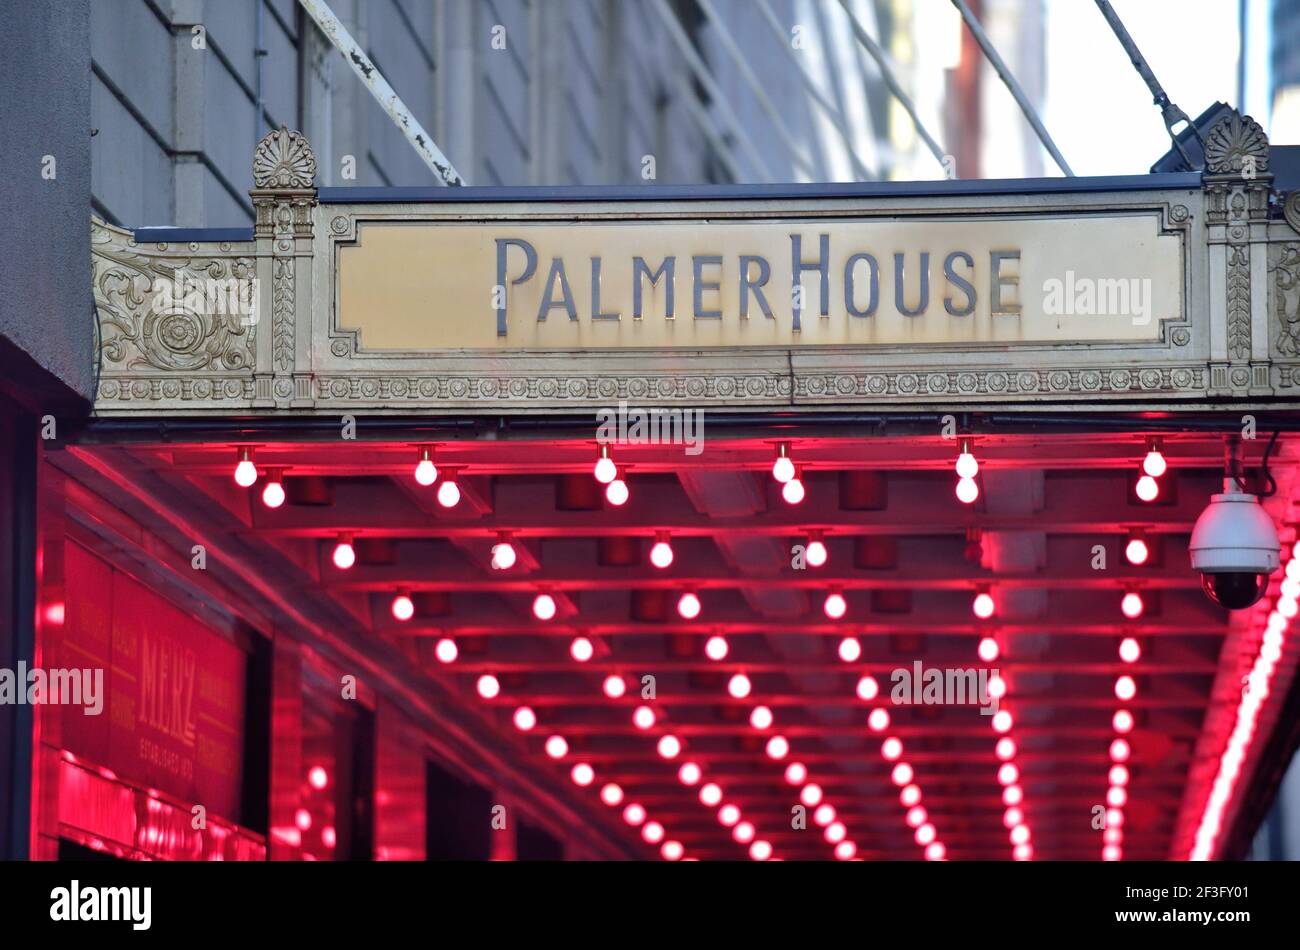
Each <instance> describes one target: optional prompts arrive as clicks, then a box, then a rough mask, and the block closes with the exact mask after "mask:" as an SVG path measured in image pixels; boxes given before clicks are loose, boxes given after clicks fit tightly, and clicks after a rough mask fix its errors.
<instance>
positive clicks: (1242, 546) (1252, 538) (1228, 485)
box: [1188, 478, 1281, 610]
mask: <svg viewBox="0 0 1300 950" xmlns="http://www.w3.org/2000/svg"><path fill="white" fill-rule="evenodd" d="M1188 550H1189V551H1190V552H1191V555H1192V570H1194V571H1199V572H1200V574H1201V587H1202V589H1203V590H1204V591H1205V594H1206V596H1208V597H1209V598H1210V599H1211V600H1212V601H1214V602H1215V603H1216V604H1219V605H1220V606H1222V607H1226V608H1227V609H1229V610H1242V609H1244V608H1246V607H1249V606H1250V605H1251V604H1253V603H1255V601H1257V600H1259V599H1260V598H1261V597H1263V596H1264V591H1266V590H1267V589H1268V578H1269V575H1270V574H1272V573H1273V572H1274V571H1276V570H1277V568H1278V565H1279V564H1280V563H1281V561H1280V546H1279V544H1278V540H1277V529H1276V528H1274V527H1273V519H1272V518H1270V517H1269V516H1268V513H1267V512H1265V511H1264V508H1263V506H1261V505H1260V503H1259V499H1258V498H1256V497H1255V496H1254V495H1251V494H1249V493H1247V492H1243V491H1242V490H1241V489H1240V488H1238V487H1237V481H1236V479H1235V478H1226V479H1224V483H1223V494H1221V495H1213V496H1211V498H1210V503H1209V505H1207V506H1206V508H1205V510H1204V511H1202V512H1201V516H1200V517H1199V518H1197V519H1196V527H1194V528H1193V529H1192V539H1191V542H1190V543H1189V544H1188Z"/></svg>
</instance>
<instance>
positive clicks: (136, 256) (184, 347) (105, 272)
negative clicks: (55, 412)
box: [91, 221, 257, 380]
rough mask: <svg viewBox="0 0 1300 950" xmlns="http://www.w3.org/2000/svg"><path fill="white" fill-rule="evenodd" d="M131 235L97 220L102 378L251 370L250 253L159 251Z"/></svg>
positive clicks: (94, 242) (94, 244)
mask: <svg viewBox="0 0 1300 950" xmlns="http://www.w3.org/2000/svg"><path fill="white" fill-rule="evenodd" d="M134 243H135V242H134V241H132V240H131V235H130V233H129V232H127V231H123V230H121V229H119V228H114V227H111V226H109V225H107V224H104V223H103V222H100V221H95V222H93V223H92V227H91V248H92V257H91V267H92V277H93V290H94V298H95V307H96V310H97V311H98V315H99V357H100V359H99V362H100V365H101V372H102V376H103V378H104V379H110V378H112V377H118V376H120V377H123V378H126V379H128V380H130V379H134V378H136V376H137V375H139V374H145V375H148V374H150V373H151V372H164V373H167V372H182V373H217V374H226V373H247V372H249V371H251V369H252V367H253V363H254V360H255V343H256V334H257V293H256V270H255V266H254V263H253V261H252V260H251V259H250V258H246V257H221V256H217V255H214V256H212V257H171V256H164V255H161V254H160V255H157V256H154V255H149V254H145V253H143V252H141V251H140V250H138V249H137V248H136V247H135V246H134Z"/></svg>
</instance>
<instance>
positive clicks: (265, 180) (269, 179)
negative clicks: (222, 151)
mask: <svg viewBox="0 0 1300 950" xmlns="http://www.w3.org/2000/svg"><path fill="white" fill-rule="evenodd" d="M315 178H316V155H315V154H314V153H313V152H312V150H311V145H310V144H309V143H308V141H307V138H306V136H304V135H303V134H302V133H301V132H291V131H289V130H288V129H287V128H285V127H284V126H283V125H282V126H280V128H279V129H276V130H275V131H273V132H268V133H267V134H266V135H265V136H264V137H263V138H262V140H261V141H260V142H258V143H257V149H256V151H254V152H253V184H254V185H255V186H256V187H258V188H268V189H278V190H284V189H302V188H313V187H315Z"/></svg>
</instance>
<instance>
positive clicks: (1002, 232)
mask: <svg viewBox="0 0 1300 950" xmlns="http://www.w3.org/2000/svg"><path fill="white" fill-rule="evenodd" d="M253 170H254V182H255V184H256V188H255V189H254V190H253V191H252V192H251V196H252V199H253V204H254V207H255V209H256V224H255V226H254V228H253V229H252V233H251V235H241V234H231V233H226V232H188V231H180V230H169V229H149V230H142V231H139V232H135V233H131V232H127V231H123V230H121V229H117V228H114V227H111V226H108V225H105V224H103V223H100V222H95V223H94V224H93V226H92V253H93V262H94V292H95V301H96V305H97V308H98V313H99V323H100V363H101V374H100V383H99V390H98V397H97V400H96V407H95V408H96V412H97V413H99V414H101V415H123V414H134V413H158V412H168V413H180V414H203V413H221V414H230V413H277V412H288V411H293V412H307V413H313V412H314V413H321V414H338V413H341V412H358V411H359V412H383V413H413V414H414V413H428V412H439V411H453V412H484V413H496V412H530V411H563V410H575V411H577V410H580V411H584V412H585V411H589V410H590V409H592V408H593V407H595V408H599V407H602V406H607V405H610V404H612V403H616V402H618V401H620V400H641V401H643V402H644V403H646V404H678V405H691V406H701V407H705V406H707V407H713V408H717V409H724V410H725V409H738V410H743V409H755V408H765V407H766V408H777V407H788V406H799V407H803V408H808V409H816V408H829V409H834V408H843V407H848V406H851V407H854V408H873V407H874V408H879V409H899V408H907V407H908V406H925V405H932V406H939V405H942V406H945V407H949V408H958V409H960V408H964V407H969V408H971V409H975V408H981V407H983V408H996V407H999V406H1005V407H1007V408H1011V409H1014V408H1016V407H1017V406H1020V407H1026V408H1028V407H1033V408H1042V407H1043V406H1044V405H1054V406H1056V407H1058V408H1061V409H1064V410H1071V409H1089V408H1098V407H1104V406H1107V405H1110V406H1112V407H1114V408H1120V407H1132V406H1141V407H1166V408H1170V409H1178V408H1189V409H1196V410H1203V409H1205V408H1207V406H1208V405H1212V404H1222V405H1225V406H1226V405H1233V406H1245V405H1261V406H1264V405H1268V404H1275V403H1276V402H1278V401H1279V400H1283V399H1288V398H1292V397H1294V396H1296V395H1300V233H1297V228H1298V226H1300V204H1298V202H1297V196H1296V195H1292V196H1290V198H1288V199H1285V214H1278V213H1271V211H1270V208H1271V207H1272V206H1273V205H1276V204H1278V203H1279V202H1278V200H1277V199H1279V198H1280V197H1281V196H1275V195H1273V194H1272V191H1271V189H1272V178H1271V176H1270V174H1269V172H1268V144H1267V142H1266V140H1265V139H1264V137H1263V134H1262V132H1261V131H1260V129H1259V127H1258V126H1257V125H1256V124H1255V123H1254V122H1253V121H1252V120H1250V119H1249V118H1246V117H1241V116H1238V115H1232V116H1230V117H1229V118H1227V119H1225V120H1223V121H1222V122H1221V123H1220V124H1219V125H1218V126H1216V127H1215V128H1214V129H1212V130H1211V132H1210V134H1209V136H1208V145H1207V155H1206V170H1205V172H1204V173H1196V174H1186V175H1159V176H1143V177H1138V178H1126V179H1090V180H1076V181H1070V182H1066V181H1060V182H1047V181H1042V180H1038V181H1033V182H1001V183H998V182H969V183H964V182H945V183H937V184H930V183H927V184H924V185H898V184H887V185H871V186H845V187H838V186H834V187H832V186H807V187H802V188H801V187H798V186H794V187H791V188H788V189H782V190H779V191H777V190H771V189H752V188H751V189H714V190H691V191H681V192H677V191H674V190H672V189H647V190H645V191H634V190H633V191H626V192H615V193H611V192H607V191H592V190H579V189H573V190H566V189H559V190H555V189H551V190H532V191H530V190H523V191H502V190H490V189H483V190H478V189H437V190H436V191H424V190H420V191H414V192H413V191H410V190H405V189H387V190H381V191H371V190H368V189H323V190H320V191H318V190H317V189H316V188H315V187H314V175H315V159H314V157H313V155H312V152H311V148H310V146H309V145H308V143H307V142H306V140H305V139H304V138H303V137H302V136H301V135H299V134H297V133H294V132H289V131H287V130H284V129H281V130H279V131H276V132H273V133H271V134H269V135H268V136H267V137H266V138H265V139H263V141H262V142H261V143H260V145H259V147H258V149H257V152H256V154H255V156H254V163H253ZM1271 199H1272V200H1271Z"/></svg>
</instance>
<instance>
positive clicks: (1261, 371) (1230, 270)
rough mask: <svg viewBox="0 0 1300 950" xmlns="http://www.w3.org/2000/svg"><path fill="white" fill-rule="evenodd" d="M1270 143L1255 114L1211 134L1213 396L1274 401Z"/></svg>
mask: <svg viewBox="0 0 1300 950" xmlns="http://www.w3.org/2000/svg"><path fill="white" fill-rule="evenodd" d="M1268 157H1269V156H1268V139H1267V138H1266V137H1265V136H1264V131H1263V129H1261V128H1260V126H1259V124H1258V123H1257V122H1255V120H1254V119H1252V118H1250V117H1249V116H1242V115H1241V114H1239V113H1237V112H1233V113H1232V114H1230V115H1228V116H1225V117H1224V118H1223V119H1221V120H1220V121H1219V123H1218V124H1217V125H1215V126H1214V128H1212V129H1211V130H1210V132H1209V135H1208V136H1206V143H1205V175H1204V187H1205V192H1206V197H1207V199H1208V201H1207V204H1208V210H1207V220H1208V223H1209V245H1210V247H1209V266H1210V273H1209V289H1210V330H1211V346H1210V395H1212V396H1237V397H1245V396H1270V395H1272V394H1273V385H1272V379H1271V378H1270V371H1271V361H1270V358H1269V328H1268V256H1267V251H1268V234H1267V230H1268V199H1269V193H1270V191H1271V188H1272V182H1273V176H1272V175H1271V174H1270V173H1269V170H1268Z"/></svg>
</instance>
